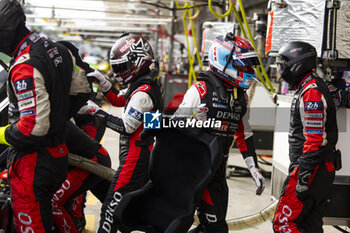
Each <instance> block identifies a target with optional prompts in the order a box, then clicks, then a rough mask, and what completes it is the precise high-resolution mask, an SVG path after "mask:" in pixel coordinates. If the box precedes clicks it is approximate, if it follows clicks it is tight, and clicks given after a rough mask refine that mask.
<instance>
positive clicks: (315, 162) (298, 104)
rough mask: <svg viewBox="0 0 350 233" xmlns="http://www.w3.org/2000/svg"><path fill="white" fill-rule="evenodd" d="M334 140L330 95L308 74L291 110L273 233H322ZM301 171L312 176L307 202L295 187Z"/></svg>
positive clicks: (334, 117) (322, 84) (333, 115)
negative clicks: (286, 168) (283, 177)
mask: <svg viewBox="0 0 350 233" xmlns="http://www.w3.org/2000/svg"><path fill="white" fill-rule="evenodd" d="M337 140H338V129H337V120H336V109H335V106H334V102H333V99H332V97H331V94H330V93H329V91H328V88H327V86H326V85H325V83H324V82H323V80H321V79H320V78H319V77H317V76H316V75H315V74H309V75H308V76H306V77H305V78H304V79H303V80H302V81H301V83H300V84H299V86H298V88H297V90H296V93H295V95H294V99H293V102H292V106H291V119H290V131H289V156H290V161H291V164H290V167H289V175H288V177H287V179H286V181H285V182H284V186H283V189H282V194H281V197H280V201H279V204H278V206H277V210H276V214H275V217H274V221H273V229H274V232H278V233H284V232H303V233H311V232H313V233H320V232H323V229H322V225H323V222H322V217H323V214H324V209H323V206H324V204H325V201H326V198H327V197H328V195H329V194H330V190H331V187H332V183H333V180H334V176H335V168H334V164H333V161H334V156H332V154H333V152H334V150H335V145H336V143H337ZM304 171H307V172H310V173H311V176H310V178H309V181H308V186H309V191H308V195H309V198H308V199H306V200H303V201H300V200H299V199H298V198H297V193H296V186H297V183H298V180H299V175H300V174H301V172H304Z"/></svg>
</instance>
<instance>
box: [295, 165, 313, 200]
mask: <svg viewBox="0 0 350 233" xmlns="http://www.w3.org/2000/svg"><path fill="white" fill-rule="evenodd" d="M298 174H299V178H298V182H297V186H296V189H295V191H296V193H297V198H298V199H299V200H300V201H305V200H306V199H308V198H309V197H310V196H309V179H310V176H311V172H310V171H302V170H299V172H298Z"/></svg>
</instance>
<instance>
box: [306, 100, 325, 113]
mask: <svg viewBox="0 0 350 233" xmlns="http://www.w3.org/2000/svg"><path fill="white" fill-rule="evenodd" d="M304 110H305V111H314V110H318V111H320V110H323V102H322V101H306V102H305V104H304Z"/></svg>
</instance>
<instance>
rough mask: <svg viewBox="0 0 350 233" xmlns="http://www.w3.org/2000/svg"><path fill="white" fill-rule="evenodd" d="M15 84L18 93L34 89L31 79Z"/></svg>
mask: <svg viewBox="0 0 350 233" xmlns="http://www.w3.org/2000/svg"><path fill="white" fill-rule="evenodd" d="M14 84H15V89H16V92H17V93H18V92H20V91H25V90H31V89H33V79H31V78H25V79H21V80H18V81H16V82H15V83H14Z"/></svg>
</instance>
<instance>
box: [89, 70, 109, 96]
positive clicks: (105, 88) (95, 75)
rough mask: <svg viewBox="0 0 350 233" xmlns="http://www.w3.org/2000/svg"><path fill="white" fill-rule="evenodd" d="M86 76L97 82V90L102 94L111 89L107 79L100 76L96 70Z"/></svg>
mask: <svg viewBox="0 0 350 233" xmlns="http://www.w3.org/2000/svg"><path fill="white" fill-rule="evenodd" d="M86 76H87V77H90V78H95V79H96V80H97V81H98V83H99V88H100V90H101V91H102V92H107V91H109V90H110V89H111V87H112V83H111V82H110V81H108V79H107V77H106V76H104V75H103V74H101V73H100V71H98V70H94V72H90V73H88V74H87V75H86Z"/></svg>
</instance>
